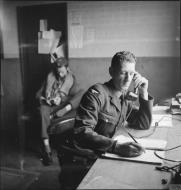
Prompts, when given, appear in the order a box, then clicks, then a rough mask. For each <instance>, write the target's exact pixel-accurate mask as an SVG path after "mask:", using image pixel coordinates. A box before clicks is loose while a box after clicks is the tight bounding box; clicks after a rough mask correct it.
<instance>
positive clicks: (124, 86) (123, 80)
mask: <svg viewBox="0 0 181 190" xmlns="http://www.w3.org/2000/svg"><path fill="white" fill-rule="evenodd" d="M134 73H135V63H131V62H124V63H122V64H120V66H119V67H117V68H112V73H111V76H112V79H113V83H114V86H115V88H116V90H119V91H122V90H123V91H127V90H128V88H129V86H130V84H131V81H132V79H133V77H134Z"/></svg>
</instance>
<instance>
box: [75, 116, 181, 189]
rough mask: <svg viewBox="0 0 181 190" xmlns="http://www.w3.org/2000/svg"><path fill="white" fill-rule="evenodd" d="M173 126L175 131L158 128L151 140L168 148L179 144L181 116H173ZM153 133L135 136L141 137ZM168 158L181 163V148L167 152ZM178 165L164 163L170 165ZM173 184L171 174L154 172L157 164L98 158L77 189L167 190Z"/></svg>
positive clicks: (137, 132) (180, 140) (180, 141)
mask: <svg viewBox="0 0 181 190" xmlns="http://www.w3.org/2000/svg"><path fill="white" fill-rule="evenodd" d="M172 123H173V127H172V128H168V127H167V128H157V129H156V130H155V132H154V133H153V135H151V136H150V137H148V138H154V139H166V140H167V148H171V147H174V146H177V145H180V144H181V116H179V115H173V118H172ZM151 130H152V129H149V130H148V131H145V130H144V131H140V130H139V131H138V130H137V131H135V133H132V134H135V136H137V135H140V136H142V135H144V133H149V132H150V131H151ZM131 132H133V130H131ZM165 158H168V159H176V160H181V148H178V149H175V150H172V151H168V152H166V156H165ZM176 164H178V163H173V162H168V161H164V165H167V166H173V165H176ZM162 179H166V181H167V183H166V184H162ZM170 182H171V173H169V172H163V171H158V170H155V165H151V164H144V163H136V162H128V161H120V160H109V159H101V158H98V159H97V160H96V161H95V163H94V164H93V166H92V167H91V169H90V170H89V172H88V173H87V175H86V176H85V177H84V179H83V180H82V182H81V183H80V185H79V186H78V188H77V189H168V185H169V183H170Z"/></svg>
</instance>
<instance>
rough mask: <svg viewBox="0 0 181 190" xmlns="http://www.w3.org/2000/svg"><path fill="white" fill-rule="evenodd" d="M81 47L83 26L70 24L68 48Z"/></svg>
mask: <svg viewBox="0 0 181 190" xmlns="http://www.w3.org/2000/svg"><path fill="white" fill-rule="evenodd" d="M82 47H83V26H82V25H71V26H70V48H82Z"/></svg>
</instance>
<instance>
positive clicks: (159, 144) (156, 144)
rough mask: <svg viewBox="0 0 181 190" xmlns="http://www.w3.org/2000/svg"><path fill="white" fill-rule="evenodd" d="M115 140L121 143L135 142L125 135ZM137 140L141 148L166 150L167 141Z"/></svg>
mask: <svg viewBox="0 0 181 190" xmlns="http://www.w3.org/2000/svg"><path fill="white" fill-rule="evenodd" d="M135 139H136V138H135ZM114 140H117V141H118V142H119V143H125V142H132V141H133V140H132V139H131V138H130V137H126V136H123V135H118V136H117V137H115V138H114ZM136 140H137V142H138V143H139V144H140V145H141V146H143V147H144V148H146V149H151V150H163V149H165V147H166V145H167V141H166V140H160V139H149V138H142V139H136Z"/></svg>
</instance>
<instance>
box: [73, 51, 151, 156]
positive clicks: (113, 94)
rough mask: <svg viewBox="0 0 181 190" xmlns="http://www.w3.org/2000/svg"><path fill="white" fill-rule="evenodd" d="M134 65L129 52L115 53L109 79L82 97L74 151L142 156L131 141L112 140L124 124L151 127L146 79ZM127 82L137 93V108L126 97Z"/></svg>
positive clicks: (134, 126)
mask: <svg viewBox="0 0 181 190" xmlns="http://www.w3.org/2000/svg"><path fill="white" fill-rule="evenodd" d="M135 65H136V57H135V56H134V55H133V54H132V53H131V52H128V51H121V52H118V53H116V54H115V55H114V56H113V58H112V61H111V66H110V68H109V73H110V76H111V79H110V80H109V81H108V82H105V83H104V84H95V85H93V86H92V87H90V88H89V89H88V90H87V92H86V93H85V94H84V95H83V97H82V100H81V102H80V105H79V108H78V111H77V115H76V120H75V126H74V146H75V147H76V148H77V149H79V150H84V149H85V150H89V152H90V153H93V154H95V155H99V154H100V153H104V152H110V153H114V154H118V155H120V156H124V157H136V156H139V155H141V154H142V152H143V151H144V149H143V147H141V146H140V145H139V144H137V143H136V142H133V140H132V139H131V138H130V142H128V143H123V144H119V143H118V142H117V141H116V140H114V139H112V137H113V135H114V134H115V132H116V131H117V130H118V129H119V128H121V127H124V126H123V125H124V123H125V121H128V123H129V126H130V127H132V128H135V129H142V130H143V129H149V127H150V125H151V121H152V106H153V98H152V97H151V96H150V95H149V94H148V80H147V79H146V78H145V77H143V76H141V75H140V74H139V73H138V72H137V71H136V70H135ZM131 82H133V84H134V86H135V89H137V90H138V92H139V105H140V106H139V109H136V108H134V107H133V105H132V103H133V102H132V101H133V100H131V99H130V98H129V96H128V89H129V87H130V84H131ZM135 95H136V94H135ZM133 98H134V97H133Z"/></svg>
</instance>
